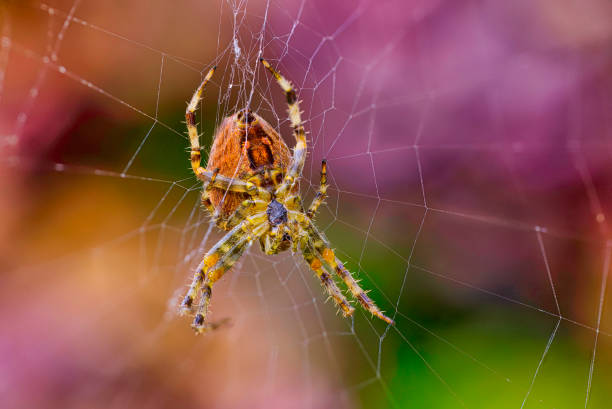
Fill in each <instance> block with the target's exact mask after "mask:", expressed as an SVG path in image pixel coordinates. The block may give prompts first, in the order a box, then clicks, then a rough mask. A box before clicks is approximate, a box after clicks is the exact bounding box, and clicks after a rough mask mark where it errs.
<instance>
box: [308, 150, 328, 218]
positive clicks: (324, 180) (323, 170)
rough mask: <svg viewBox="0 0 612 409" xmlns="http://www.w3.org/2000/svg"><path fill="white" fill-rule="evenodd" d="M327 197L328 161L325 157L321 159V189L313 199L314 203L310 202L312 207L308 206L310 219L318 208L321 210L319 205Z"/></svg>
mask: <svg viewBox="0 0 612 409" xmlns="http://www.w3.org/2000/svg"><path fill="white" fill-rule="evenodd" d="M326 197H327V161H326V160H325V159H323V161H321V183H320V184H319V191H318V192H317V194H316V196H315V197H314V199H313V200H312V203H311V204H310V207H309V208H308V211H307V212H306V216H308V218H309V219H312V218H313V217H314V215H315V214H316V213H317V210H319V206H321V204H322V203H323V202H324V201H325V198H326Z"/></svg>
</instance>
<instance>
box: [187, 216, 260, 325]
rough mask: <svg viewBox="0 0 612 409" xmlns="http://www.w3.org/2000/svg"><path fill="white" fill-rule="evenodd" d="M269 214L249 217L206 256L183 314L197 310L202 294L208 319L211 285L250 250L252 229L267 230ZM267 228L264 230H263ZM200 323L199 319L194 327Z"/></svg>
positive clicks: (202, 306)
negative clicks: (195, 307) (266, 223)
mask: <svg viewBox="0 0 612 409" xmlns="http://www.w3.org/2000/svg"><path fill="white" fill-rule="evenodd" d="M266 217H267V216H266V213H265V212H264V213H258V214H255V215H253V216H249V217H248V218H246V219H245V220H244V221H242V222H241V223H240V224H238V225H237V226H236V227H234V228H233V229H232V230H230V231H229V232H227V234H226V235H225V236H223V238H222V239H221V240H219V242H217V244H215V245H214V246H213V247H212V248H211V249H210V250H209V251H208V253H206V255H205V256H204V259H203V260H202V262H201V263H200V264H199V265H198V268H197V270H196V272H195V274H194V277H193V281H192V283H191V286H190V287H189V290H188V291H187V295H185V298H184V299H183V302H182V304H181V307H180V312H181V313H182V314H189V313H192V311H193V305H194V301H195V299H196V297H197V296H198V293H200V292H202V294H201V301H200V304H199V308H198V310H199V311H200V312H199V313H200V314H201V315H202V316H203V317H205V315H204V314H203V312H202V311H206V310H207V308H208V303H209V302H210V295H211V288H210V287H211V286H212V284H213V283H214V282H215V281H217V280H218V279H219V278H221V276H223V274H224V273H225V272H226V271H227V270H228V269H229V268H230V267H231V266H232V265H233V264H234V263H235V262H236V260H237V259H238V258H239V257H240V255H241V254H242V253H243V252H244V250H245V249H246V248H247V247H248V245H249V244H250V242H251V240H252V239H253V236H252V235H253V234H256V233H251V230H252V226H255V225H258V227H256V229H255V230H258V229H259V230H261V229H262V228H265V223H264V222H265V220H266ZM261 225H264V226H263V227H259V226H261ZM196 321H197V322H199V321H200V318H198V317H197V316H196V319H195V320H194V324H195V323H196Z"/></svg>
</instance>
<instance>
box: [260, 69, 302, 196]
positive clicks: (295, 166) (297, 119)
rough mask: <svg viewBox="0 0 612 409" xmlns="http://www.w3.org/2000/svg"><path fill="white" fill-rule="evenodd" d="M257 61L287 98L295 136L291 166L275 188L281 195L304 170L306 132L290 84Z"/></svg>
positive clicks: (298, 105) (277, 73)
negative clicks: (269, 73)
mask: <svg viewBox="0 0 612 409" xmlns="http://www.w3.org/2000/svg"><path fill="white" fill-rule="evenodd" d="M259 61H261V63H262V64H263V65H264V67H266V68H267V69H268V71H270V72H271V73H272V75H273V76H274V78H275V79H276V82H277V83H278V85H280V87H281V88H282V89H283V91H284V92H285V96H286V97H287V105H289V120H290V121H291V126H292V127H293V135H294V136H295V147H294V148H293V158H292V159H291V164H290V165H289V167H288V171H287V174H286V175H285V180H284V181H283V183H282V184H281V185H280V186H279V187H278V188H277V190H276V194H277V195H279V196H280V195H282V194H283V193H285V192H286V191H288V190H291V188H292V187H293V185H294V184H295V183H296V181H297V179H298V178H299V177H300V176H301V175H302V169H303V168H304V162H305V160H306V132H305V131H304V126H303V124H302V118H301V112H300V103H299V101H298V100H297V94H296V93H295V89H294V88H293V85H291V82H289V80H287V79H286V78H285V77H283V76H282V75H281V74H280V73H279V72H278V71H276V70H275V69H274V68H272V66H271V65H270V63H268V61H266V60H264V59H263V58H260V59H259Z"/></svg>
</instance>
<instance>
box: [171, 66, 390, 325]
mask: <svg viewBox="0 0 612 409" xmlns="http://www.w3.org/2000/svg"><path fill="white" fill-rule="evenodd" d="M260 61H261V63H262V64H263V65H264V67H265V68H266V69H267V70H268V71H269V72H270V73H271V74H272V75H273V76H274V78H275V79H276V82H277V83H278V85H280V87H281V88H282V90H283V91H284V92H285V96H286V98H287V104H288V105H289V119H290V121H291V125H292V127H293V135H294V137H295V140H296V144H295V148H294V149H293V155H292V156H291V155H290V151H289V148H288V147H287V145H286V144H285V142H284V141H283V139H282V138H281V137H280V136H279V134H278V133H277V132H276V131H275V130H274V128H272V126H271V125H270V124H269V123H268V122H266V121H265V120H264V119H263V118H262V117H260V116H259V115H258V114H256V113H255V112H251V111H250V110H243V111H239V112H236V113H234V114H233V115H231V116H229V117H226V118H225V119H224V120H223V121H222V123H221V125H220V127H219V128H218V130H217V131H216V134H215V138H214V142H213V145H212V148H211V151H210V157H209V160H208V164H207V166H206V168H203V167H201V166H200V161H201V153H200V142H199V135H198V130H197V126H196V122H195V111H196V109H197V107H198V104H199V102H200V99H201V97H202V92H203V90H204V87H205V86H206V84H207V83H208V82H209V81H210V79H211V77H212V75H213V73H214V72H215V68H216V67H213V68H212V69H211V70H210V71H209V72H208V74H207V75H206V77H205V78H204V80H203V81H202V83H201V84H200V86H199V87H198V88H197V90H196V91H195V93H194V94H193V97H192V98H191V101H190V102H189V105H188V106H187V111H186V113H185V118H186V123H187V130H188V132H189V140H190V143H191V167H192V169H193V172H194V173H195V175H196V176H197V178H198V179H200V180H201V181H202V182H203V183H204V186H205V187H204V189H203V193H202V204H203V205H204V207H205V208H206V209H207V210H208V211H209V212H210V213H211V215H212V217H213V220H214V221H215V223H216V224H217V226H218V227H219V228H220V229H222V230H225V231H227V234H225V236H224V237H223V238H222V239H221V240H219V241H218V242H217V243H216V244H215V245H214V246H213V247H212V248H211V249H210V250H209V251H208V252H207V253H206V255H205V256H204V258H203V260H202V262H201V263H200V264H199V265H198V268H197V270H196V272H195V274H194V277H193V282H192V283H191V286H190V287H189V290H188V291H187V294H186V295H185V298H184V299H183V301H182V304H181V307H180V312H181V313H182V314H190V315H194V319H193V323H192V325H191V326H192V327H193V328H194V330H195V331H196V334H199V333H202V332H205V331H207V330H211V329H214V328H215V327H216V326H217V325H216V324H211V323H208V320H207V314H208V308H209V304H210V299H211V295H212V286H213V284H214V283H215V282H216V281H217V280H219V279H220V278H221V277H222V276H223V274H225V273H226V272H227V271H228V270H229V269H230V268H231V267H232V266H233V265H234V263H235V262H236V261H237V260H238V259H239V258H240V256H241V255H242V254H243V253H244V252H245V250H247V249H248V248H249V247H250V245H251V244H252V243H253V241H255V240H259V244H260V245H261V249H262V250H263V252H264V253H265V254H277V253H280V252H282V251H285V250H287V249H289V248H291V249H292V251H293V252H297V251H298V250H299V251H301V253H302V256H303V257H304V259H305V260H306V262H307V263H308V265H309V267H310V268H311V269H312V271H313V272H314V273H315V274H316V275H317V277H318V278H319V280H320V281H321V284H322V285H323V287H324V288H325V290H326V291H327V293H328V295H329V296H330V298H331V299H332V300H334V302H335V303H336V305H337V306H338V307H339V308H340V310H341V311H342V314H343V315H344V316H345V317H348V316H350V315H352V314H353V312H354V311H355V309H354V307H353V306H352V305H351V304H350V303H349V301H347V299H346V298H345V297H344V295H343V293H342V292H341V291H340V289H339V288H338V286H337V285H336V282H335V280H334V279H333V278H332V274H334V273H335V274H337V275H338V276H339V277H340V278H341V279H342V281H344V283H345V284H346V286H347V287H348V289H349V291H350V293H351V294H352V296H353V297H354V298H355V299H356V300H357V301H358V302H359V303H360V304H361V305H362V306H363V308H364V309H366V310H367V311H369V312H370V313H372V314H373V315H375V316H376V317H378V318H380V319H382V320H383V321H385V322H387V323H388V324H393V323H394V322H393V320H392V319H391V318H389V317H387V316H385V315H384V313H383V312H382V311H381V310H380V309H379V308H378V307H377V306H376V304H374V302H373V301H372V300H371V299H370V297H368V295H367V294H366V292H365V291H364V290H363V289H362V288H361V287H360V286H359V284H358V283H357V280H355V278H354V277H353V276H352V274H351V273H350V272H349V271H348V270H347V269H346V268H345V267H344V265H343V264H342V262H340V260H338V258H337V257H336V255H335V254H334V251H333V250H332V249H331V245H330V243H329V241H328V240H327V238H326V237H325V235H324V234H323V233H322V232H320V231H319V229H317V227H316V226H315V225H314V223H313V218H314V216H315V214H316V212H317V210H318V209H319V207H320V206H321V204H322V203H323V201H324V200H325V198H326V192H327V163H326V161H325V160H323V162H322V164H321V183H320V187H319V191H318V192H317V194H316V196H315V198H314V200H313V201H312V204H311V205H310V207H309V208H308V210H304V206H303V204H302V199H301V197H300V195H299V184H298V182H299V179H300V177H301V175H302V169H303V167H304V161H305V159H306V149H307V148H306V133H305V131H304V127H303V125H302V120H301V118H300V108H299V102H298V100H297V96H296V92H295V89H294V88H293V86H292V85H291V83H290V82H289V81H288V80H287V79H285V77H283V76H282V75H281V74H279V73H278V71H276V70H275V69H274V68H272V66H271V65H270V64H269V63H268V62H267V61H266V60H264V59H263V58H261V59H260ZM196 300H197V301H198V302H197V303H196ZM196 304H197V305H196Z"/></svg>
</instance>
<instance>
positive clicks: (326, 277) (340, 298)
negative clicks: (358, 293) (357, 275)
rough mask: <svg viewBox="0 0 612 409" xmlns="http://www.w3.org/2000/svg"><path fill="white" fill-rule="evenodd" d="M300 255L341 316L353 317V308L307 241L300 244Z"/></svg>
mask: <svg viewBox="0 0 612 409" xmlns="http://www.w3.org/2000/svg"><path fill="white" fill-rule="evenodd" d="M302 255H303V256H304V260H306V262H307V263H308V266H309V267H310V269H311V270H312V271H314V272H315V273H316V274H317V277H319V279H320V280H321V284H323V287H325V290H326V291H327V294H329V296H330V297H331V299H332V300H334V302H335V303H336V305H337V306H338V307H340V309H341V310H342V315H344V316H345V317H348V316H351V315H353V313H354V312H355V308H353V306H352V305H351V304H350V303H349V302H348V301H347V299H346V298H345V297H344V295H343V294H342V292H341V291H340V289H339V288H338V286H337V285H336V283H335V281H334V280H333V279H332V277H331V274H330V273H329V272H328V271H326V269H325V267H324V262H323V261H322V260H321V258H320V257H318V256H317V255H316V250H315V249H314V246H313V245H312V243H311V242H310V240H308V239H306V240H304V242H303V243H302Z"/></svg>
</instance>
